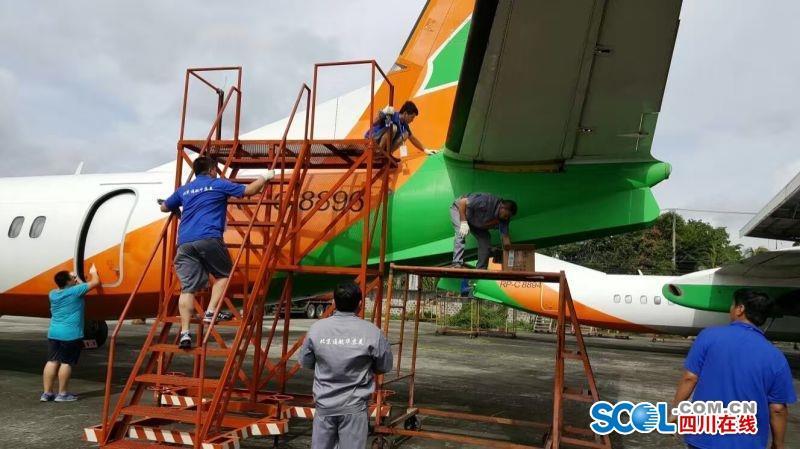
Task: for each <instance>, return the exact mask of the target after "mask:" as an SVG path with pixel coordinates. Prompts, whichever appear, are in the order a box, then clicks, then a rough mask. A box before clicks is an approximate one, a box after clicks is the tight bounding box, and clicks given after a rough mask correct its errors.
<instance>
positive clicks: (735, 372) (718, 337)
mask: <svg viewBox="0 0 800 449" xmlns="http://www.w3.org/2000/svg"><path fill="white" fill-rule="evenodd" d="M772 307H773V301H772V299H770V298H769V297H768V296H767V295H766V294H764V293H759V292H754V291H752V290H749V289H742V290H738V291H737V292H736V293H735V294H734V300H733V304H732V305H731V309H730V315H731V324H729V325H727V326H718V327H711V328H708V329H705V330H703V331H702V332H700V334H699V335H698V336H697V339H696V340H695V342H694V344H693V345H692V349H691V350H690V351H689V355H687V356H686V361H685V363H684V368H686V371H685V372H684V374H683V377H682V378H681V380H680V382H679V383H678V390H677V392H676V393H675V399H674V402H673V406H674V405H677V404H678V403H680V402H682V401H686V400H689V397H690V396H692V400H694V401H722V403H723V405H725V406H727V405H728V404H729V403H730V402H731V401H754V402H755V403H756V407H757V409H756V422H757V426H758V432H757V433H756V434H732V435H704V434H698V435H688V434H687V435H685V440H686V444H688V445H689V447H690V448H697V449H717V448H724V449H764V448H766V447H767V440H768V439H769V436H770V433H771V435H772V446H770V448H771V449H784V447H785V446H784V442H783V440H784V435H785V433H786V424H787V421H788V415H789V410H788V407H787V405H788V404H791V403H794V402H795V401H797V396H796V394H795V392H794V388H793V386H792V372H791V370H790V369H789V364H788V362H787V361H786V357H785V356H784V355H783V353H782V352H781V351H779V350H778V349H777V348H776V347H775V346H773V345H772V343H770V342H769V340H767V339H766V337H764V333H763V331H762V330H761V329H759V328H758V326H761V325H763V324H764V322H766V320H767V317H768V316H769V313H770V310H771V309H772ZM693 391H694V395H692V392H693Z"/></svg>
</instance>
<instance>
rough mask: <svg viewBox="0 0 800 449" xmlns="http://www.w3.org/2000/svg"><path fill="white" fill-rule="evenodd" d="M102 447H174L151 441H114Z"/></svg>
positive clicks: (116, 448)
mask: <svg viewBox="0 0 800 449" xmlns="http://www.w3.org/2000/svg"><path fill="white" fill-rule="evenodd" d="M103 447H104V448H112V449H164V448H172V449H175V446H174V445H171V444H161V443H154V442H152V441H139V440H119V441H114V442H113V443H108V444H106V445H105V446H103Z"/></svg>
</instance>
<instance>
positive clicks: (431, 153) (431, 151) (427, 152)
mask: <svg viewBox="0 0 800 449" xmlns="http://www.w3.org/2000/svg"><path fill="white" fill-rule="evenodd" d="M424 151H425V154H427V155H428V156H433V155H434V154H436V153H438V152H439V150H431V149H429V148H425V150H424Z"/></svg>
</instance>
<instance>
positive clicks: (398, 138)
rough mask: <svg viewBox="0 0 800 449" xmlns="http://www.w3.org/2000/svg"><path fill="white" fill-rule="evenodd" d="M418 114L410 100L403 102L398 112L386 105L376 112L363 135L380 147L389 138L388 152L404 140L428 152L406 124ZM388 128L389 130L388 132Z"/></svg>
mask: <svg viewBox="0 0 800 449" xmlns="http://www.w3.org/2000/svg"><path fill="white" fill-rule="evenodd" d="M418 115H419V109H417V105H415V104H414V103H413V102H411V101H406V102H405V103H403V106H402V107H401V108H400V112H395V111H394V108H393V107H391V106H387V107H385V108H383V110H381V111H380V112H379V113H378V117H377V118H376V119H375V121H374V122H373V123H372V126H371V127H370V129H369V131H367V133H366V134H365V135H364V137H366V138H367V139H374V140H375V141H376V142H377V143H378V147H380V148H386V145H387V144H388V143H389V139H390V138H391V139H392V142H391V146H390V147H389V152H390V153H391V152H393V151H394V150H396V149H397V148H399V147H400V146H401V145H402V144H403V143H404V142H405V141H406V140H408V141H409V142H411V144H412V145H414V146H415V147H417V148H419V149H420V150H422V151H425V152H426V153H428V150H426V149H425V146H424V145H422V142H420V141H419V140H418V139H417V138H416V137H414V134H412V132H411V127H410V126H408V125H410V124H411V122H413V121H414V119H415V118H417V116H418ZM390 130H391V132H388V131H390Z"/></svg>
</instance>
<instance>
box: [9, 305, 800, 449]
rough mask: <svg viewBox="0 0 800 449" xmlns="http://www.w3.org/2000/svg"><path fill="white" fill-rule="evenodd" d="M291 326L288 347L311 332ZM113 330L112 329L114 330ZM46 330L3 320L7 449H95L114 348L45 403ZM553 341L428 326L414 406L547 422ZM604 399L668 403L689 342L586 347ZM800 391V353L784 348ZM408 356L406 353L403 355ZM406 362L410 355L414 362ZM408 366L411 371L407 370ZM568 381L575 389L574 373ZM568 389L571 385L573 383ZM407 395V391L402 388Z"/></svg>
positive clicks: (628, 444)
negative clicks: (92, 431) (92, 435)
mask: <svg viewBox="0 0 800 449" xmlns="http://www.w3.org/2000/svg"><path fill="white" fill-rule="evenodd" d="M312 322H313V321H311V320H304V319H298V320H294V321H293V326H292V332H291V338H290V340H292V341H293V340H294V339H295V338H296V337H297V336H298V335H299V333H300V332H301V331H304V330H306V329H307V328H308V326H309V325H310V324H311V323H312ZM150 323H151V321H148V325H147V326H141V325H138V326H137V325H131V324H127V323H126V325H125V327H124V328H123V332H122V334H121V335H122V338H121V340H120V342H119V346H118V354H119V363H118V364H117V365H116V368H115V375H114V382H113V383H114V389H115V391H117V392H118V391H119V390H120V389H121V388H122V383H123V382H124V379H125V378H126V377H127V376H128V374H129V372H130V366H131V363H132V362H133V360H134V357H135V356H136V355H137V354H138V351H139V348H140V347H141V343H142V341H143V337H144V335H145V334H146V333H147V331H148V330H149V327H150V326H149V324H150ZM115 324H116V323H114V322H109V327H111V328H112V329H113V326H114V325H115ZM47 325H48V320H44V319H35V318H20V317H2V318H0V448H2V449H5V448H29V449H53V448H61V449H78V448H90V447H93V445H92V444H90V443H86V442H84V441H82V440H81V435H82V429H83V428H84V427H86V426H91V425H94V424H98V423H99V421H100V413H101V407H102V402H103V394H104V384H105V376H106V359H107V355H108V351H107V348H103V349H102V350H91V351H84V352H83V354H82V356H81V360H80V363H79V365H78V366H77V368H76V369H75V371H74V373H73V380H72V383H71V385H70V391H73V392H75V393H77V394H79V395H80V398H81V399H80V400H79V401H77V402H73V403H53V402H50V403H40V402H39V395H40V394H41V389H42V386H41V370H42V367H43V364H44V362H45V359H46V355H47V340H46V333H47ZM554 342H555V338H554V336H553V335H545V334H521V335H520V337H519V338H516V339H502V338H490V337H480V338H477V339H472V338H467V337H464V336H457V335H435V332H434V327H433V325H430V324H426V323H423V325H422V326H421V328H420V345H419V354H418V361H417V369H418V379H417V393H416V397H417V404H418V405H420V406H429V407H434V408H439V409H446V410H452V411H460V412H471V413H480V414H485V415H492V416H499V417H505V418H517V419H524V420H532V421H549V420H550V419H551V417H550V410H551V407H552V379H553V372H552V371H553V359H554V351H555V343H554ZM587 343H588V345H589V356H590V357H591V361H592V366H593V368H594V371H595V374H596V377H597V381H598V387H599V389H600V395H601V397H602V398H603V399H606V400H609V401H612V402H614V401H621V400H628V401H632V402H639V401H650V402H656V401H667V400H670V399H671V398H672V396H673V394H674V391H675V385H676V383H677V380H678V378H679V376H680V374H681V372H682V363H683V359H684V357H685V354H686V351H687V350H688V348H689V346H690V344H691V342H690V341H688V340H684V339H668V340H666V341H664V342H656V343H653V342H651V341H650V339H649V338H646V337H634V338H631V339H630V340H615V339H608V338H588V339H587ZM780 347H781V349H783V350H784V352H785V353H786V355H787V357H788V359H789V362H790V365H791V367H792V372H793V374H794V378H795V390H796V391H800V381H798V379H799V378H800V351H797V350H794V349H792V345H790V344H781V345H780ZM404 352H405V351H404ZM407 354H410V352H408V353H407ZM404 363H406V362H404ZM570 366H573V367H574V368H573V369H570V370H569V371H568V379H569V380H571V381H573V382H577V381H578V380H579V379H580V376H579V375H578V374H579V373H580V371H579V370H578V369H577V365H576V364H571V365H570ZM569 380H568V382H569ZM293 382H294V383H293V384H292V385H293V386H294V388H295V389H296V391H302V392H306V393H307V392H309V388H310V382H311V373H310V372H307V371H305V370H303V371H301V372H300V373H299V375H298V376H297V378H296V380H294V381H293ZM398 390H401V394H400V396H403V395H402V390H404V389H403V388H398ZM790 414H791V415H790V421H789V426H788V428H789V431H788V435H787V440H786V447H787V448H795V447H800V412H798V411H797V406H795V407H793V408H790ZM565 419H566V421H567V422H572V423H575V424H576V425H577V424H582V425H585V424H586V423H587V422H588V406H587V405H570V407H569V408H568V409H567V416H566V418H565ZM422 425H423V428H424V429H425V430H442V431H448V432H454V431H457V432H459V433H462V434H468V435H474V436H481V437H488V438H496V439H501V440H508V441H515V442H518V443H522V444H538V443H539V440H540V439H541V433H540V432H536V431H530V430H526V429H521V428H513V427H508V426H500V425H487V424H475V423H469V424H467V423H456V422H451V421H444V420H440V419H434V418H425V419H424V420H423V423H422ZM310 433H311V427H310V423H309V422H307V421H303V420H292V422H291V433H290V435H289V436H288V437H285V438H282V439H281V440H280V442H279V447H283V448H298V449H299V448H307V447H309V446H310ZM612 441H613V445H614V447H615V448H620V449H622V448H625V449H638V448H655V447H658V448H659V449H678V448H684V447H685V446H684V445H683V444H682V443H681V442H680V441H679V440H678V439H676V438H674V437H671V436H662V435H658V434H655V433H651V434H632V435H629V436H624V437H620V436H615V437H614V438H613V439H612ZM397 443H399V444H398V445H397V446H395V447H400V448H456V447H462V448H470V447H474V446H467V445H460V444H455V443H443V442H438V441H431V440H422V439H411V440H407V441H397ZM242 447H243V448H251V447H252V448H256V447H260V448H264V447H273V441H272V440H271V439H249V440H245V441H244V442H243V444H242Z"/></svg>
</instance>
